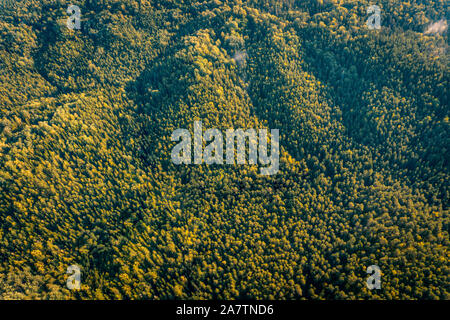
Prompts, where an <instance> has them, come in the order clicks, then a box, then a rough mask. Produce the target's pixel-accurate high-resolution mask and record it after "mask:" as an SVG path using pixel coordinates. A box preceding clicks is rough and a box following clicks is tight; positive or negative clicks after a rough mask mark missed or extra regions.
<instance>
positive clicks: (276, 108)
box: [0, 0, 450, 299]
mask: <svg viewBox="0 0 450 320" xmlns="http://www.w3.org/2000/svg"><path fill="white" fill-rule="evenodd" d="M374 4H376V5H377V6H378V7H379V8H380V18H381V19H380V28H368V26H367V23H366V22H367V20H368V19H369V17H370V15H371V14H373V13H368V12H367V9H368V7H369V6H371V5H374ZM71 5H76V6H78V7H79V8H80V13H81V16H80V19H81V20H80V28H79V29H78V28H72V29H71V28H68V24H67V19H68V18H69V17H70V16H71V15H72V14H73V13H68V12H67V9H68V7H69V6H71ZM449 19H450V13H449V2H448V1H445V0H395V1H394V0H376V1H368V0H367V1H366V0H358V1H356V0H304V1H300V0H280V1H275V0H249V1H241V0H230V1H228V0H214V1H184V0H140V1H139V0H76V1H75V0H70V1H66V0H15V1H10V0H0V299H243V298H254V299H449V298H450V291H449V290H450V289H449V288H450V279H449V275H450V272H449V271H450V270H449V181H450V179H449V163H448V161H449V159H450V154H449V152H450V151H449V138H450V135H449V132H450V131H449V101H450V100H449V92H448V89H449V87H450V86H449V46H448V44H449V32H448V30H447V21H449ZM194 121H202V122H203V124H204V127H205V128H219V129H220V130H223V131H225V130H226V129H228V128H243V129H244V130H245V129H249V128H268V129H279V133H280V163H279V171H278V172H277V174H274V175H269V176H264V175H260V174H259V171H258V166H255V165H252V164H245V165H235V166H231V165H217V164H211V165H208V164H201V165H192V164H191V165H188V164H180V165H177V164H174V163H172V161H171V158H170V152H171V150H172V148H173V146H174V145H175V142H173V141H171V139H170V137H171V134H172V132H173V131H174V130H176V129H178V128H192V125H193V123H194ZM70 265H77V266H79V267H80V269H81V288H80V289H79V290H70V289H69V288H67V286H66V281H67V278H68V274H67V268H68V266H70ZM371 265H377V266H379V268H380V270H381V289H376V290H370V289H369V288H368V287H367V285H366V279H367V277H368V274H367V273H366V269H367V267H368V266H371Z"/></svg>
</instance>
